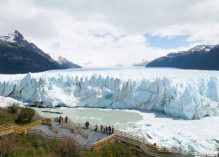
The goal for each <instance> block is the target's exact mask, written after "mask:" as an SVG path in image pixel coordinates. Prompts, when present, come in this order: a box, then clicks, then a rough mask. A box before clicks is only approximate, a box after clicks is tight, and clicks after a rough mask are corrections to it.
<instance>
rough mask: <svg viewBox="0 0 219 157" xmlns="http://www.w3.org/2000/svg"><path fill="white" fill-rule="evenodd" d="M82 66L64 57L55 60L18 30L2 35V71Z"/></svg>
mask: <svg viewBox="0 0 219 157" xmlns="http://www.w3.org/2000/svg"><path fill="white" fill-rule="evenodd" d="M67 68H80V66H78V65H76V64H74V63H72V62H70V61H68V60H67V59H65V58H63V57H58V58H57V60H54V59H53V58H51V56H49V55H48V54H46V53H44V52H43V51H42V50H40V49H39V48H38V47H37V46H36V45H34V44H33V43H29V42H28V41H27V40H25V39H24V37H23V35H22V34H21V33H19V32H18V31H15V32H14V33H13V34H9V35H8V36H0V73H1V74H17V73H28V72H41V71H46V70H53V69H67Z"/></svg>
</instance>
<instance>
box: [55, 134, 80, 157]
mask: <svg viewBox="0 0 219 157" xmlns="http://www.w3.org/2000/svg"><path fill="white" fill-rule="evenodd" d="M54 146H55V148H54V147H53V149H54V150H53V151H55V152H56V154H57V156H60V157H78V156H79V149H78V143H77V141H76V139H75V138H74V137H63V139H61V140H60V141H58V142H57V143H55V145H54Z"/></svg>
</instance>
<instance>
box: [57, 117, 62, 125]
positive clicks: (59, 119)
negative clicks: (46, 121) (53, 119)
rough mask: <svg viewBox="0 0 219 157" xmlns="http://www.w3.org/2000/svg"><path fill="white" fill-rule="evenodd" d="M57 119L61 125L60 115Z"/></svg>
mask: <svg viewBox="0 0 219 157" xmlns="http://www.w3.org/2000/svg"><path fill="white" fill-rule="evenodd" d="M58 121H59V125H61V116H59V118H58Z"/></svg>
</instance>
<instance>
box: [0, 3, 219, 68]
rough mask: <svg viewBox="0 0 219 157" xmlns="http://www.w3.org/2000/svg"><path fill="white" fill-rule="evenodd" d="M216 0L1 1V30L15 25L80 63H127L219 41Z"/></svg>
mask: <svg viewBox="0 0 219 157" xmlns="http://www.w3.org/2000/svg"><path fill="white" fill-rule="evenodd" d="M218 10H219V0H159V1H156V0H66V1H63V0H1V2H0V34H1V35H7V34H9V33H12V32H14V30H18V31H19V32H20V33H22V34H23V35H24V37H25V38H26V39H27V40H28V41H30V42H33V43H35V44H36V45H37V46H38V47H39V48H40V49H42V50H43V51H44V52H46V53H49V54H55V55H61V56H63V57H66V58H67V59H69V60H70V61H72V62H74V63H76V64H79V65H81V66H83V67H107V66H118V65H123V66H130V65H132V64H134V63H141V62H142V61H143V60H148V61H151V60H153V59H155V58H158V57H160V56H164V55H166V54H168V53H171V52H178V51H183V50H188V49H189V48H191V47H194V46H196V45H199V44H219V14H218Z"/></svg>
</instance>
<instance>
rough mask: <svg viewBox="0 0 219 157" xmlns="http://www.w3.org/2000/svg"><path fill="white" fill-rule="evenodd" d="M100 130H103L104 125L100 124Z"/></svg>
mask: <svg viewBox="0 0 219 157" xmlns="http://www.w3.org/2000/svg"><path fill="white" fill-rule="evenodd" d="M100 131H101V132H103V125H102V124H101V126H100Z"/></svg>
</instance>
